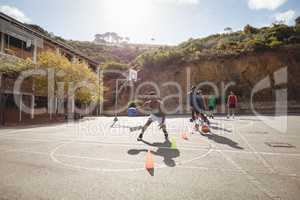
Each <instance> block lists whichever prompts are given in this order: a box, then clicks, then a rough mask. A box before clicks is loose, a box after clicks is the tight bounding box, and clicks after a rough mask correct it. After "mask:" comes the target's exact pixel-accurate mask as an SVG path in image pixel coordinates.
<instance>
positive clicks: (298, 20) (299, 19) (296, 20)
mask: <svg viewBox="0 0 300 200" xmlns="http://www.w3.org/2000/svg"><path fill="white" fill-rule="evenodd" d="M295 22H296V26H300V16H299V17H297V18H296V19H295Z"/></svg>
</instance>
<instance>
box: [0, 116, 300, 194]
mask: <svg viewBox="0 0 300 200" xmlns="http://www.w3.org/2000/svg"><path fill="white" fill-rule="evenodd" d="M146 119H147V118H146V117H136V118H127V117H119V121H118V122H117V123H116V124H115V126H114V127H111V125H112V122H113V118H111V117H99V118H86V119H84V120H83V121H80V122H76V123H75V122H72V123H65V124H55V125H53V124H51V125H43V126H28V127H18V128H6V129H0V177H1V178H0V199H1V200H2V199H9V200H10V199H30V200H32V199H64V200H66V199H70V200H76V199H97V200H99V199H101V200H102V199H130V200H132V199H172V200H174V199H180V200H181V199H197V200H198V199H237V200H241V199H295V200H298V199H299V196H300V150H299V149H300V132H299V129H300V117H299V116H289V117H288V121H287V123H288V129H287V131H286V132H285V133H281V132H280V131H278V130H276V129H273V128H272V127H270V126H268V125H266V124H264V123H263V122H262V121H261V120H260V119H258V118H256V117H254V116H241V117H238V119H235V120H227V119H225V118H222V117H217V118H216V119H215V120H212V127H211V131H212V133H211V134H207V135H201V134H200V133H194V134H192V133H191V132H192V123H190V122H189V118H188V117H170V118H168V119H167V127H168V129H169V134H170V139H169V141H165V139H164V136H163V133H162V132H161V130H159V128H158V126H157V124H153V125H152V126H151V127H150V128H149V130H147V132H146V133H145V136H144V140H145V141H144V142H137V141H136V137H137V135H138V133H139V131H135V132H130V131H129V128H132V127H137V126H140V125H143V124H144V122H145V121H146ZM182 133H186V134H187V136H188V140H184V139H182V138H181V134H182ZM174 144H175V146H176V148H171V145H173V146H174ZM148 150H150V151H151V153H152V155H153V159H154V163H155V169H154V171H153V173H149V172H148V171H147V170H145V167H144V166H145V157H146V154H147V151H148Z"/></svg>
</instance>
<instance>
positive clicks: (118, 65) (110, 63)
mask: <svg viewBox="0 0 300 200" xmlns="http://www.w3.org/2000/svg"><path fill="white" fill-rule="evenodd" d="M101 68H102V69H115V70H125V69H129V65H128V64H126V63H119V62H115V61H107V62H105V63H103V64H102V65H101Z"/></svg>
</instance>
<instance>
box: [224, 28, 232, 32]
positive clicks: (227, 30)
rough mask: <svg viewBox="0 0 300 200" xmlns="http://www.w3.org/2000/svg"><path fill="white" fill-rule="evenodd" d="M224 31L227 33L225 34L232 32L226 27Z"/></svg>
mask: <svg viewBox="0 0 300 200" xmlns="http://www.w3.org/2000/svg"><path fill="white" fill-rule="evenodd" d="M224 31H225V32H227V33H231V32H232V28H230V27H226V28H224Z"/></svg>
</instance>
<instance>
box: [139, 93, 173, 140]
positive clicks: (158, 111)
mask: <svg viewBox="0 0 300 200" xmlns="http://www.w3.org/2000/svg"><path fill="white" fill-rule="evenodd" d="M144 106H147V107H149V108H150V113H151V114H150V116H149V118H148V121H147V122H146V124H145V125H144V126H143V128H142V132H141V133H140V135H139V137H138V138H137V141H142V140H143V135H144V133H145V131H146V129H147V128H148V127H149V126H150V125H151V124H152V122H158V123H159V127H160V129H162V131H163V132H164V135H165V138H166V140H168V132H167V127H166V123H165V122H166V115H165V113H164V112H163V111H162V101H161V100H160V99H159V98H158V97H157V96H156V95H155V92H151V93H150V98H149V100H148V101H146V102H145V103H144V105H143V107H144Z"/></svg>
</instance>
